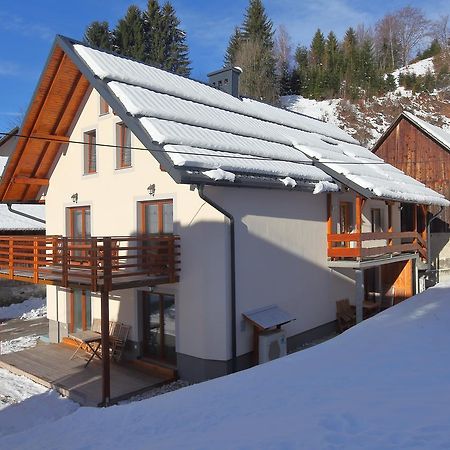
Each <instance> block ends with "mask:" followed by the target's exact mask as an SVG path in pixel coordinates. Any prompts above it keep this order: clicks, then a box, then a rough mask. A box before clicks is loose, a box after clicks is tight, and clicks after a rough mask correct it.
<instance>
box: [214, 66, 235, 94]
mask: <svg viewBox="0 0 450 450" xmlns="http://www.w3.org/2000/svg"><path fill="white" fill-rule="evenodd" d="M241 72H242V69H241V68H240V67H231V66H228V67H224V68H222V69H219V70H216V71H215V72H211V73H208V81H209V84H210V86H212V87H214V88H216V89H219V90H221V91H223V92H226V93H227V94H230V95H232V96H233V97H239V75H240V74H241Z"/></svg>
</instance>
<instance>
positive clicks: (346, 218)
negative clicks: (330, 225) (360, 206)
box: [339, 202, 353, 233]
mask: <svg viewBox="0 0 450 450" xmlns="http://www.w3.org/2000/svg"><path fill="white" fill-rule="evenodd" d="M352 230H353V205H352V204H351V203H350V202H341V203H340V204H339V232H340V233H351V231H352Z"/></svg>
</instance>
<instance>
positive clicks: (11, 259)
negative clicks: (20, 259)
mask: <svg viewBox="0 0 450 450" xmlns="http://www.w3.org/2000/svg"><path fill="white" fill-rule="evenodd" d="M8 247H9V259H8V262H9V278H10V279H11V280H13V279H14V239H10V240H9V246H8Z"/></svg>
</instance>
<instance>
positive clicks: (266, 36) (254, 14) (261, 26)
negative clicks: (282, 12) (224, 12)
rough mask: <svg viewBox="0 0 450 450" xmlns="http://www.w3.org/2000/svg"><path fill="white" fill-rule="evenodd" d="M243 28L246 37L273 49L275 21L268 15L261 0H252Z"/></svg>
mask: <svg viewBox="0 0 450 450" xmlns="http://www.w3.org/2000/svg"><path fill="white" fill-rule="evenodd" d="M242 30H243V36H244V38H246V39H248V40H250V39H254V40H255V41H258V42H261V43H262V45H263V46H264V47H266V48H268V49H270V50H272V49H273V34H274V31H273V23H272V21H271V20H270V19H269V18H268V17H267V15H266V11H265V9H264V5H263V4H262V1H261V0H250V2H249V5H248V8H247V11H246V13H245V18H244V24H243V26H242Z"/></svg>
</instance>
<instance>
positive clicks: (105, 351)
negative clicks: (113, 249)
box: [101, 289, 111, 406]
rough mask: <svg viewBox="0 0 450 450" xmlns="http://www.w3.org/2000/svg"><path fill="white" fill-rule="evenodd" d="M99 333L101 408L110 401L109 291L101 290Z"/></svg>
mask: <svg viewBox="0 0 450 450" xmlns="http://www.w3.org/2000/svg"><path fill="white" fill-rule="evenodd" d="M101 332H102V341H101V342H102V406H109V404H110V400H111V374H110V360H109V291H108V290H106V289H103V290H102V295H101Z"/></svg>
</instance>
